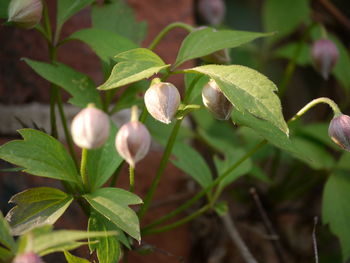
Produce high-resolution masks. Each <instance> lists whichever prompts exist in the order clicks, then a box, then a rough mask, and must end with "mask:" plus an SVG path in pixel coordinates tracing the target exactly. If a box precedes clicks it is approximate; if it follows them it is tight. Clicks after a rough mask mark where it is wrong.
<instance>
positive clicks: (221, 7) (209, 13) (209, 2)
mask: <svg viewBox="0 0 350 263" xmlns="http://www.w3.org/2000/svg"><path fill="white" fill-rule="evenodd" d="M198 13H199V15H200V18H201V19H202V20H204V22H206V23H208V24H209V25H211V26H217V25H219V24H220V23H222V21H223V20H224V17H225V13H226V6H225V3H224V1H223V0H199V2H198Z"/></svg>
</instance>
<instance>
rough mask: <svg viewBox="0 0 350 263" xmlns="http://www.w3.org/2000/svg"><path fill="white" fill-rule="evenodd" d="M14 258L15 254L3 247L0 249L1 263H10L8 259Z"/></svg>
mask: <svg viewBox="0 0 350 263" xmlns="http://www.w3.org/2000/svg"><path fill="white" fill-rule="evenodd" d="M11 257H13V253H12V252H11V251H10V250H8V249H6V248H3V247H0V262H9V261H8V259H10V258H11Z"/></svg>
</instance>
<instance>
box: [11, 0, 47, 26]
mask: <svg viewBox="0 0 350 263" xmlns="http://www.w3.org/2000/svg"><path fill="white" fill-rule="evenodd" d="M42 11H43V3H42V2H41V0H11V2H10V5H9V9H8V17H9V18H8V22H12V23H14V24H15V25H17V26H19V27H22V28H25V29H31V28H33V27H35V26H36V25H37V24H38V23H39V22H40V20H41V16H42Z"/></svg>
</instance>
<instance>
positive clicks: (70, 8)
mask: <svg viewBox="0 0 350 263" xmlns="http://www.w3.org/2000/svg"><path fill="white" fill-rule="evenodd" d="M93 1H94V0H74V1H71V0H59V1H58V2H57V4H58V5H57V25H56V27H57V28H61V27H62V26H63V24H64V23H65V22H66V21H67V20H68V19H69V18H71V17H72V16H73V15H75V14H76V13H78V12H79V11H80V10H81V9H83V8H84V7H86V6H88V5H90V4H91V3H92V2H93Z"/></svg>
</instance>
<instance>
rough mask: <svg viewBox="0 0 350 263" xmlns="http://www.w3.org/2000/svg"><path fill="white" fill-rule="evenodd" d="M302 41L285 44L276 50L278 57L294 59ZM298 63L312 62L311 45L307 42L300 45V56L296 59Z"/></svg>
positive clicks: (305, 64) (302, 64)
mask: <svg viewBox="0 0 350 263" xmlns="http://www.w3.org/2000/svg"><path fill="white" fill-rule="evenodd" d="M299 45H300V43H297V42H293V43H289V44H287V45H284V46H282V47H280V48H279V49H277V50H276V51H275V52H274V55H275V56H276V57H280V58H285V59H288V60H292V59H294V56H295V52H296V50H298V49H299ZM295 62H296V64H297V65H300V66H307V65H310V64H311V57H310V46H309V45H308V44H307V43H302V44H301V47H300V52H299V56H297V58H296V60H295Z"/></svg>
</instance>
